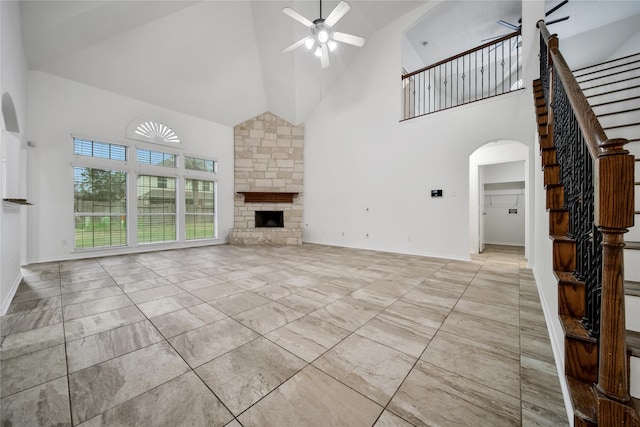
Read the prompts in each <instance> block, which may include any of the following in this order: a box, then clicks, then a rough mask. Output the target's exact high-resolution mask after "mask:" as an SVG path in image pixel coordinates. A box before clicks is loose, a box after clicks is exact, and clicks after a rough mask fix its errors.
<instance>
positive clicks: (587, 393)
mask: <svg viewBox="0 0 640 427" xmlns="http://www.w3.org/2000/svg"><path fill="white" fill-rule="evenodd" d="M566 378H567V385H568V386H569V392H570V394H571V403H572V406H573V411H574V414H575V415H576V416H577V417H579V418H581V419H584V420H587V421H590V422H592V423H596V422H597V421H596V420H597V418H598V416H597V414H596V408H597V407H598V400H597V398H596V394H595V393H594V391H593V385H592V384H589V383H585V382H582V381H580V380H577V379H575V378H572V377H569V376H568V377H566Z"/></svg>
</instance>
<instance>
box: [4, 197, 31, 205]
mask: <svg viewBox="0 0 640 427" xmlns="http://www.w3.org/2000/svg"><path fill="white" fill-rule="evenodd" d="M2 201H3V202H4V204H8V205H13V206H15V205H29V206H31V205H33V203H29V202H27V199H12V198H5V199H2Z"/></svg>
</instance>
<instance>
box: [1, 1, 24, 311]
mask: <svg viewBox="0 0 640 427" xmlns="http://www.w3.org/2000/svg"><path fill="white" fill-rule="evenodd" d="M0 43H1V47H0V52H1V57H0V64H1V66H0V96H1V95H2V94H5V93H7V94H9V95H10V96H11V100H12V101H13V105H14V107H15V113H16V117H17V121H18V125H19V130H20V132H7V131H6V129H5V124H4V123H2V130H0V151H1V157H2V158H1V166H0V189H1V191H2V197H3V198H5V197H14V198H24V197H26V190H25V186H26V184H25V180H26V171H25V169H24V165H25V157H26V151H25V150H24V148H23V147H24V145H25V143H26V139H25V133H24V129H25V128H26V123H27V62H26V57H25V54H24V49H23V46H22V32H21V28H20V8H19V2H17V1H2V2H0ZM0 209H1V210H0V236H1V238H0V315H2V314H5V312H6V310H7V308H8V306H9V303H10V302H11V299H12V298H13V295H14V294H15V291H16V289H17V287H18V285H19V284H20V280H21V279H22V275H21V272H20V264H21V262H22V261H23V260H22V259H21V258H22V248H23V247H24V245H25V242H24V239H25V237H24V229H25V217H26V215H25V209H27V207H18V206H5V205H4V204H3V205H2V206H1V207H0Z"/></svg>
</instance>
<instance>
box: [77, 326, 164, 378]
mask: <svg viewBox="0 0 640 427" xmlns="http://www.w3.org/2000/svg"><path fill="white" fill-rule="evenodd" d="M162 340H163V338H162V335H160V334H159V333H158V331H157V330H156V329H155V328H154V327H153V325H151V323H150V322H149V321H148V320H143V321H141V322H137V323H132V324H130V325H126V326H121V327H119V328H115V329H110V330H108V331H104V332H100V333H97V334H95V335H90V336H88V337H85V338H80V339H78V340H74V341H70V342H68V343H67V366H68V369H69V372H70V373H73V372H76V371H79V370H81V369H84V368H87V367H89V366H93V365H96V364H98V363H102V362H104V361H106V360H109V359H113V358H115V357H118V356H122V355H123V354H126V353H130V352H132V351H135V350H138V349H140V348H143V347H146V346H149V345H151V344H155V343H157V342H160V341H162Z"/></svg>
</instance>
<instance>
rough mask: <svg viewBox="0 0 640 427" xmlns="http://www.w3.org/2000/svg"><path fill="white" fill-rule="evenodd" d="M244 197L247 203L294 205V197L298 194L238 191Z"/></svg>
mask: <svg viewBox="0 0 640 427" xmlns="http://www.w3.org/2000/svg"><path fill="white" fill-rule="evenodd" d="M238 194H243V195H244V201H245V203H293V197H294V196H297V195H298V193H283V192H271V191H238Z"/></svg>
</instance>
